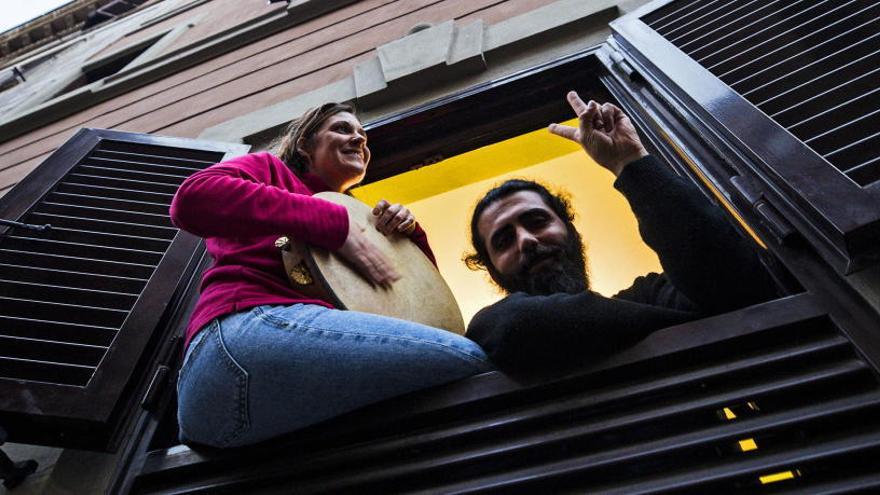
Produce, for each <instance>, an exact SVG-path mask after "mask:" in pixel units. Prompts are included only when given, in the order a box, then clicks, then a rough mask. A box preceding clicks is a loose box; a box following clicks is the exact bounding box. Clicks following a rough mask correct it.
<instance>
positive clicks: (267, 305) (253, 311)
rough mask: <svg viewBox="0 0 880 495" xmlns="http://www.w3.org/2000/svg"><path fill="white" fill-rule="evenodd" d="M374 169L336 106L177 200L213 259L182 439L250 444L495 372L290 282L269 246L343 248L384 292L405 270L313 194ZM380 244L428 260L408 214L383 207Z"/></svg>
mask: <svg viewBox="0 0 880 495" xmlns="http://www.w3.org/2000/svg"><path fill="white" fill-rule="evenodd" d="M369 160H370V150H369V148H368V147H367V138H366V134H365V133H364V130H363V128H362V127H361V125H360V122H359V121H358V119H357V117H355V115H354V113H353V109H352V108H351V107H349V106H347V105H341V104H335V103H328V104H326V105H323V106H321V107H319V108H315V109H312V110H310V111H308V112H306V113H305V114H304V115H303V116H302V117H301V118H300V119H298V120H296V121H294V122H293V123H292V124H291V125H290V126H289V127H288V129H287V131H286V133H285V135H284V137H283V138H282V139H281V143H280V145H279V147H278V157H276V156H273V155H272V154H269V153H253V154H249V155H245V156H242V157H238V158H234V159H232V160H229V161H226V162H223V163H219V164H217V165H214V166H212V167H209V168H208V169H205V170H203V171H201V172H198V173H196V174H194V175H193V176H191V177H190V178H188V179H187V180H186V181H184V183H183V184H182V185H181V186H180V189H179V190H178V192H177V194H176V195H175V197H174V201H173V202H172V205H171V218H172V220H173V221H174V224H175V225H177V226H178V227H180V228H182V229H184V230H187V231H189V232H192V233H194V234H196V235H198V236H201V237H204V238H205V239H206V245H207V249H208V252H209V253H210V254H211V256H212V257H213V259H214V264H213V265H212V266H211V268H209V269H208V270H207V271H206V272H205V274H204V276H203V278H202V284H201V294H200V297H199V301H198V303H197V304H196V308H195V310H194V312H193V315H192V317H191V320H190V324H189V327H188V328H187V332H186V340H185V346H186V354H185V358H184V363H183V365H182V367H181V371H180V377H179V380H178V396H179V406H178V419H179V424H180V432H181V439H182V441H188V442H197V443H200V444H206V445H211V446H215V447H231V446H240V445H246V444H250V443H254V442H258V441H261V440H265V439H268V438H271V437H273V436H276V435H279V434H282V433H286V432H289V431H293V430H295V429H298V428H301V427H304V426H307V425H310V424H313V423H317V422H319V421H322V420H324V419H327V418H330V417H332V416H335V415H338V414H341V413H343V412H346V411H350V410H353V409H356V408H358V407H360V406H363V405H365V404H368V403H371V402H375V401H378V400H382V399H385V398H388V397H392V396H395V395H399V394H403V393H406V392H410V391H413V390H417V389H420V388H424V387H429V386H432V385H438V384H440V383H444V382H448V381H452V380H455V379H458V378H462V377H465V376H469V375H473V374H476V373H480V372H483V371H487V370H489V369H490V365H489V364H488V361H487V358H486V355H485V354H484V353H483V351H482V349H480V348H479V347H478V346H477V345H476V344H474V343H473V342H471V341H470V340H468V339H465V338H464V337H460V336H458V335H455V334H453V333H450V332H446V331H443V330H438V329H435V328H431V327H427V326H424V325H420V324H417V323H412V322H407V321H402V320H396V319H392V318H386V317H381V316H376V315H369V314H364V313H357V312H354V311H340V310H336V309H333V308H332V306H331V305H330V304H328V303H326V302H323V301H318V300H312V299H308V298H306V297H305V296H303V295H301V294H298V293H297V292H295V291H294V290H293V289H292V288H291V286H290V285H289V284H288V281H287V276H286V274H285V272H284V267H283V265H282V261H281V256H280V254H279V252H278V250H277V249H276V248H275V246H274V241H275V239H276V238H278V237H279V236H281V235H288V234H292V235H293V236H295V237H296V238H298V239H301V240H303V241H305V242H307V243H309V244H312V245H315V246H319V247H321V248H324V249H328V250H331V251H336V252H337V253H338V254H340V255H341V256H343V257H344V258H346V259H347V260H348V261H350V262H351V263H352V264H353V265H354V266H355V267H356V268H357V270H358V271H359V272H360V273H361V274H362V275H364V276H365V277H367V278H368V279H370V280H371V281H373V282H374V283H376V284H379V285H387V284H391V283H393V282H394V281H395V280H396V279H397V278H399V275H398V274H397V273H396V272H395V271H394V268H393V267H392V265H391V264H390V263H389V262H388V260H387V259H386V258H385V257H384V256H383V255H382V253H381V252H380V251H378V250H377V249H376V247H375V246H374V245H373V244H372V243H371V242H369V240H367V239H366V237H365V236H364V234H363V233H361V232H360V231H359V230H358V229H357V228H352V227H353V226H350V225H349V223H348V215H347V213H346V211H345V208H344V207H342V206H339V205H336V204H333V203H330V202H328V201H324V200H322V199H318V198H313V197H311V195H312V194H314V193H317V192H319V191H336V192H344V191H346V190H347V189H348V188H350V187H351V186H353V185H355V184H357V183H358V182H360V181H361V180H362V179H363V177H364V174H365V173H366V167H367V163H368V162H369ZM373 214H374V215H376V216H377V217H378V218H377V227H376V228H377V229H378V230H379V231H380V232H382V233H383V234H385V235H408V236H409V237H410V238H411V239H412V241H413V242H415V243H416V244H417V245H418V246H419V247H420V248H421V249H422V251H423V252H424V253H425V255H426V256H428V257H429V258H430V259H431V260H432V261H433V255H432V254H431V251H430V247H429V246H428V243H427V237H426V235H425V233H424V231H422V229H421V228H419V226H418V225H417V224H416V222H415V219H414V218H413V216H412V214H411V213H410V212H409V210H407V209H406V208H403V207H401V206H400V205H390V204H388V202H386V201H380V202H379V204H378V205H376V208H375V209H374V210H373Z"/></svg>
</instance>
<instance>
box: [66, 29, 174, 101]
mask: <svg viewBox="0 0 880 495" xmlns="http://www.w3.org/2000/svg"><path fill="white" fill-rule="evenodd" d="M156 41H158V38H154V39H152V40H150V41H149V42H146V43H142V44H140V45H136V46H133V47H131V48H129V49H125V50H122V51H121V52H119V53H116V54H113V55H110V56H109V57H106V58H103V59H101V60H98V61H96V62H95V63H91V64H86V65H85V66H83V68H82V75H81V76H80V77H78V78H77V79H75V80H74V81H73V82H71V83H70V84H68V85H67V86H65V87H64V89H62V90H61V91H59V92H58V93H56V94H55V96H60V95H63V94H65V93H69V92H71V91H73V90H75V89H79V88H81V87H83V86H87V85H89V84H91V83H93V82H95V81H100V80H101V79H104V78H105V77H108V76H112V75H113V74H116V73H117V72H119V71H121V70H122V69H124V68H126V67H127V66H128V65H129V64H131V63H132V62H134V61H135V59H137V58H138V57H140V56H141V55H143V53H144V52H146V51H147V50H149V49H150V47H151V46H153V45H154V44H155V43H156Z"/></svg>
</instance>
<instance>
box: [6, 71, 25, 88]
mask: <svg viewBox="0 0 880 495" xmlns="http://www.w3.org/2000/svg"><path fill="white" fill-rule="evenodd" d="M24 80H25V79H24V74H22V73H21V71H20V70H19V69H18V67H13V68H11V69H9V70H5V71H3V72H2V73H0V91H5V90H7V89H9V88H11V87H13V86H16V85H18V83H20V82H23V81H24Z"/></svg>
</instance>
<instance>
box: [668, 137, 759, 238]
mask: <svg viewBox="0 0 880 495" xmlns="http://www.w3.org/2000/svg"><path fill="white" fill-rule="evenodd" d="M658 130H659V131H660V132H661V133H662V134H663V137H664V138H665V139H666V142H668V143H669V144H670V145H671V146H672V147H673V148H675V152H676V153H678V156H680V157H681V158H682V159H683V160H684V161H686V162H687V164H688V166H690V168H691V170H693V171H694V172H696V174H697V175H698V176H699V177H700V180H701V181H702V182H703V184H705V185H706V187H708V188H709V190H710V191H712V195H713V196H715V197H716V198H717V199H718V201H719V202H721V205H722V206H724V209H725V210H727V211H728V212H730V214H731V215H733V218H735V219H736V221H737V222H738V223H739V224H740V225H742V227H743V228H744V229H745V230H746V232H748V234H749V235H750V236H751V237H752V239H754V240H755V242H757V243H758V245H760V246H761V247H762V248H763V249H767V245H766V244H764V241H762V240H761V238H760V237H758V233H757V232H755V231H754V230H752V228H751V227H750V226H749V224H747V223H746V221H745V220H744V219H743V218H742V217H741V216H740V215H739V213H737V211H736V210H735V209H734V208H733V205H732V204H730V202H729V201H728V200H727V198H726V197H725V196H724V195H723V194H721V191H719V190H718V188H717V187H715V184H713V183H712V181H710V180H709V178H708V177H706V174H704V173H703V171H702V170H700V167H698V166H697V164H696V163H695V162H694V161H693V160H691V157H690V156H688V154H687V153H685V152H684V150H682V149H681V148H680V147H679V146H678V144H676V143H675V141H673V140H672V139H671V138H670V137H669V135H668V134H667V133H666V132H665V131H663V129H660V128H658Z"/></svg>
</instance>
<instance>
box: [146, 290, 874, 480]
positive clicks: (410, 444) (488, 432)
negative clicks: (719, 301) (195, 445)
mask: <svg viewBox="0 0 880 495" xmlns="http://www.w3.org/2000/svg"><path fill="white" fill-rule="evenodd" d="M846 325H847V326H848V325H849V323H846ZM841 327H842V325H840V324H838V323H837V322H836V321H835V319H833V318H831V317H829V313H828V308H825V307H824V305H823V302H822V301H821V300H819V299H818V298H816V297H814V296H812V295H810V294H802V295H799V296H794V297H790V298H786V299H782V300H779V301H773V302H769V303H765V304H763V305H759V306H754V307H751V308H747V309H744V310H741V311H738V312H733V313H729V314H726V315H721V316H717V317H714V318H709V319H705V320H702V321H697V322H692V323H688V324H685V325H680V326H678V327H673V328H670V329H667V330H664V331H661V332H658V333H656V334H654V335H652V336H651V337H649V338H648V339H646V340H645V341H644V342H642V343H640V344H638V345H637V346H635V347H633V348H632V349H629V350H627V351H624V352H623V353H620V354H618V355H616V356H612V357H610V358H609V359H606V360H605V361H604V362H599V363H596V364H595V365H593V366H591V367H589V368H587V369H584V370H582V371H580V372H578V373H575V374H572V375H569V376H564V377H561V378H560V377H558V376H557V377H554V378H549V379H548V378H546V377H544V378H540V377H534V376H532V377H528V378H523V377H520V378H518V379H511V378H510V377H506V376H503V375H501V374H499V373H490V374H486V375H482V376H478V377H474V378H471V379H469V380H466V381H464V382H460V383H456V384H452V385H449V386H446V387H441V388H438V389H435V390H430V391H424V392H419V393H417V394H414V395H412V396H410V397H405V398H401V399H397V400H394V401H389V402H385V403H382V404H379V405H377V406H374V407H372V408H368V409H366V410H364V411H362V412H360V413H356V414H352V415H349V416H347V417H343V418H339V419H338V420H335V421H332V422H330V423H328V424H325V425H321V426H317V427H314V428H310V429H308V430H306V431H303V432H300V433H299V434H298V435H296V436H295V438H291V439H287V440H279V441H277V442H275V443H272V444H265V445H262V446H260V447H256V448H252V449H249V450H245V451H235V450H233V451H228V452H222V451H213V450H205V451H193V450H190V449H188V448H186V447H183V446H178V447H173V448H171V449H168V450H162V451H155V452H153V453H151V454H150V455H149V456H148V458H147V460H146V464H145V466H144V469H143V472H142V474H141V476H140V479H139V480H138V483H136V484H135V488H134V490H133V492H134V493H144V494H146V493H166V490H169V488H171V487H175V488H176V489H178V490H181V491H183V490H184V487H185V490H186V492H187V493H213V492H215V491H220V490H223V491H224V492H225V491H228V492H245V491H246V492H249V493H281V492H284V491H292V492H296V493H477V492H478V493H672V492H674V493H732V492H738V493H739V492H743V493H765V492H767V493H777V492H778V490H791V491H792V492H800V493H803V492H810V493H843V492H844V491H846V490H850V491H852V490H857V489H870V488H873V489H877V488H878V487H880V475H878V472H877V465H876V459H877V455H878V453H880V416H878V412H880V382H878V379H877V375H876V373H874V372H873V370H872V367H871V365H870V364H869V363H868V362H866V361H865V359H864V358H863V357H862V356H861V355H860V354H859V353H858V352H857V351H856V349H854V347H853V346H852V344H851V343H850V341H849V340H848V338H847V337H846V335H845V333H844V332H842V328H841ZM762 480H763V481H762ZM774 480H775V481H774ZM835 488H836V489H839V490H840V492H834V491H833V490H834V489H835ZM786 493H788V492H786ZM847 493H849V491H847Z"/></svg>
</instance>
